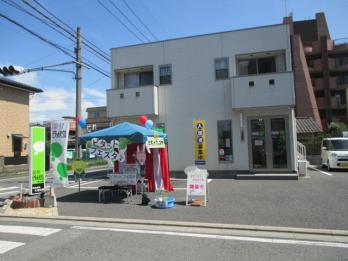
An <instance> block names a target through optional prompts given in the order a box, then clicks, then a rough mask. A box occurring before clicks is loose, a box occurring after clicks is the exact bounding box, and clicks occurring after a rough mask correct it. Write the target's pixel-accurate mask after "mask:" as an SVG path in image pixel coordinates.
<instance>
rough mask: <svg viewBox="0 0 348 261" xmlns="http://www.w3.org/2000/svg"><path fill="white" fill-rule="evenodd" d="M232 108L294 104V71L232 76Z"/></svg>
mask: <svg viewBox="0 0 348 261" xmlns="http://www.w3.org/2000/svg"><path fill="white" fill-rule="evenodd" d="M231 82H232V86H231V88H232V109H246V108H259V107H271V106H294V105H295V94H294V87H293V74H292V72H282V73H269V74H259V75H247V76H236V77H233V78H232V81H231Z"/></svg>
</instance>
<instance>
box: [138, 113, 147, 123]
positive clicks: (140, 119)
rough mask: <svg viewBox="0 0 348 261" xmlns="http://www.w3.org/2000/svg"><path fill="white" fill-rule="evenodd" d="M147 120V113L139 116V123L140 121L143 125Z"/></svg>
mask: <svg viewBox="0 0 348 261" xmlns="http://www.w3.org/2000/svg"><path fill="white" fill-rule="evenodd" d="M146 121H147V117H146V115H141V116H140V117H139V123H140V124H141V125H144V124H145V122H146Z"/></svg>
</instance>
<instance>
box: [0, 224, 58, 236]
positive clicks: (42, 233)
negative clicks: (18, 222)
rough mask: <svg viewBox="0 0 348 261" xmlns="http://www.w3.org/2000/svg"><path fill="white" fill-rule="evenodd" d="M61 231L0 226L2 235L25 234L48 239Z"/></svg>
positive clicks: (56, 229)
mask: <svg viewBox="0 0 348 261" xmlns="http://www.w3.org/2000/svg"><path fill="white" fill-rule="evenodd" d="M59 231H61V229H59V228H47V227H28V226H11V225H0V233H11V234H24V235H33V236H42V237H46V236H49V235H51V234H54V233H57V232H59Z"/></svg>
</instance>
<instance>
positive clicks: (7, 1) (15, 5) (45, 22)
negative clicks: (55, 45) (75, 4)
mask: <svg viewBox="0 0 348 261" xmlns="http://www.w3.org/2000/svg"><path fill="white" fill-rule="evenodd" d="M2 1H3V2H4V3H6V4H8V5H10V6H12V7H13V8H15V9H17V10H19V11H22V12H24V13H26V14H27V15H30V16H31V17H34V18H35V19H37V20H39V21H40V22H42V23H44V24H45V25H47V26H48V27H50V28H51V29H53V30H54V31H56V32H57V33H59V34H61V35H63V36H64V37H65V38H67V39H69V40H71V41H75V40H74V39H73V38H71V37H69V36H67V35H66V34H64V33H63V32H61V31H59V30H58V29H57V28H55V27H54V26H53V25H52V23H48V22H47V21H45V20H44V19H42V18H40V17H38V16H36V15H34V14H33V13H31V12H29V11H27V10H26V9H24V8H23V7H21V6H20V5H18V4H17V3H15V2H14V1H10V0H2Z"/></svg>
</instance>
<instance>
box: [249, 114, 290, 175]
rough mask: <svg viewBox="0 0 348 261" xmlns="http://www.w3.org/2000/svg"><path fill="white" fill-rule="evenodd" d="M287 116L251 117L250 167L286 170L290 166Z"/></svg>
mask: <svg viewBox="0 0 348 261" xmlns="http://www.w3.org/2000/svg"><path fill="white" fill-rule="evenodd" d="M287 125H288V120H287V118H286V116H284V117H279V116H275V117H274V116H272V117H271V116H266V117H259V118H250V119H249V140H250V141H249V148H250V153H249V156H250V168H251V169H253V170H272V169H273V170H274V169H277V170H281V169H282V170H286V169H288V166H289V156H290V154H289V142H288V139H289V136H288V126H287Z"/></svg>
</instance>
